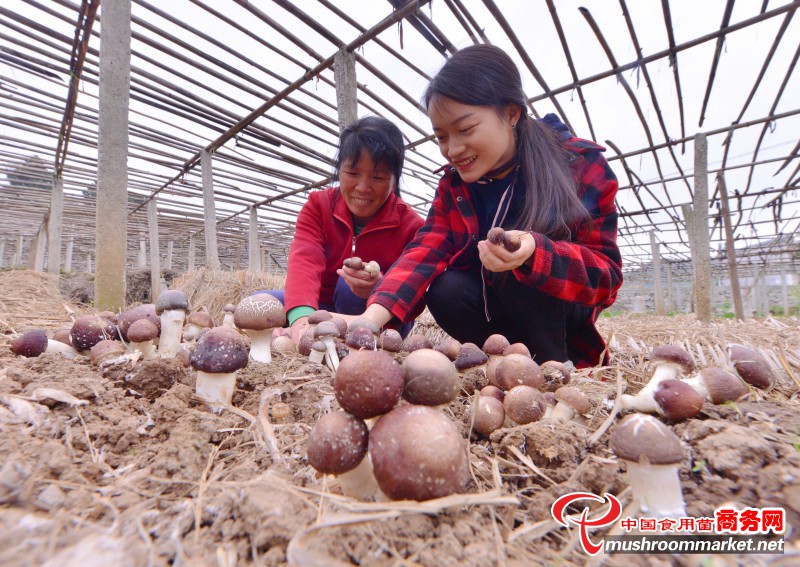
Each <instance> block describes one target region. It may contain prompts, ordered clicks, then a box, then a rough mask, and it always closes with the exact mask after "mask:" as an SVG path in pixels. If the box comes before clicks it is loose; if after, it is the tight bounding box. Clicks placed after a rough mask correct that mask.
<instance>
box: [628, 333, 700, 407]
mask: <svg viewBox="0 0 800 567" xmlns="http://www.w3.org/2000/svg"><path fill="white" fill-rule="evenodd" d="M650 361H651V362H652V363H653V364H654V365H655V367H656V368H655V371H654V372H653V376H652V377H651V378H650V380H649V381H648V382H647V384H645V385H644V387H643V388H642V389H641V390H640V391H639V393H638V394H636V395H635V396H631V395H629V394H623V395H622V396H621V398H620V403H621V406H622V408H623V409H630V410H637V411H641V412H645V413H657V412H658V404H656V402H655V400H654V399H653V392H655V391H656V387H658V384H659V383H660V382H662V381H663V380H669V379H675V378H677V377H678V376H679V375H680V374H681V373H683V372H685V373H689V372H691V371H692V370H694V362H693V361H692V359H691V357H690V356H689V353H687V352H686V351H685V350H683V349H682V348H681V347H678V346H674V345H663V346H659V347H656V348H654V349H653V350H652V351H651V352H650Z"/></svg>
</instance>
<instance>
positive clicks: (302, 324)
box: [283, 317, 311, 344]
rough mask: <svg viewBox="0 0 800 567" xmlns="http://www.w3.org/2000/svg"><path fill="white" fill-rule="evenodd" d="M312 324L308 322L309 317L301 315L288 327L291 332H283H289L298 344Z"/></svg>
mask: <svg viewBox="0 0 800 567" xmlns="http://www.w3.org/2000/svg"><path fill="white" fill-rule="evenodd" d="M310 326H311V325H310V324H309V323H308V317H300V318H298V319H297V320H296V321H295V322H294V323H292V326H291V327H289V329H287V330H288V331H289V332H288V333H287V332H284V333H283V334H284V335H287V334H288V335H289V337H291V339H292V340H293V341H294V342H295V344H296V343H299V342H300V339H301V338H303V335H304V334H305V332H306V330H307V329H308V328H309V327H310Z"/></svg>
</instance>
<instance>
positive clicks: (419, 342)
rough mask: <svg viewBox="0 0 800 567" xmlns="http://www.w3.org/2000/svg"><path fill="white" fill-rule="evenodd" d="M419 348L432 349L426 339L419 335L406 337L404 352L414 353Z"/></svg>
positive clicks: (413, 334) (414, 334)
mask: <svg viewBox="0 0 800 567" xmlns="http://www.w3.org/2000/svg"><path fill="white" fill-rule="evenodd" d="M421 348H433V343H432V342H431V340H430V339H429V338H428V337H426V336H425V335H422V334H420V333H411V334H410V335H408V336H407V337H406V343H405V350H406V352H414V351H415V350H419V349H421Z"/></svg>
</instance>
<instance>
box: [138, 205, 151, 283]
mask: <svg viewBox="0 0 800 567" xmlns="http://www.w3.org/2000/svg"><path fill="white" fill-rule="evenodd" d="M148 206H149V203H148ZM139 267H140V268H146V267H147V244H146V241H145V239H144V233H143V232H140V233H139Z"/></svg>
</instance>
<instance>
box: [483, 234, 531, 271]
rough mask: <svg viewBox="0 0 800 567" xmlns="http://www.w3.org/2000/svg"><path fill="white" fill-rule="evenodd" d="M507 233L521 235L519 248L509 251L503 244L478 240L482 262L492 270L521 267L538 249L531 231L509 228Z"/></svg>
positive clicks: (507, 269)
mask: <svg viewBox="0 0 800 567" xmlns="http://www.w3.org/2000/svg"><path fill="white" fill-rule="evenodd" d="M506 233H507V234H511V235H516V236H518V237H519V240H520V243H521V246H520V247H519V250H517V251H515V252H509V251H508V250H506V249H505V247H504V246H503V245H502V244H493V243H491V242H489V241H488V240H481V241H480V242H478V254H479V255H480V259H481V263H482V264H483V265H484V267H485V268H486V269H487V270H489V271H490V272H507V271H509V270H514V269H516V268H519V267H520V266H521V265H522V264H523V263H524V262H525V260H527V259H528V258H530V257H531V255H532V254H533V252H534V250H536V241H534V240H533V235H532V234H531V233H529V232H523V231H521V230H508V231H506Z"/></svg>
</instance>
